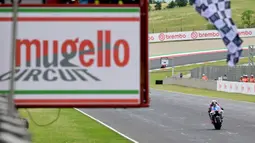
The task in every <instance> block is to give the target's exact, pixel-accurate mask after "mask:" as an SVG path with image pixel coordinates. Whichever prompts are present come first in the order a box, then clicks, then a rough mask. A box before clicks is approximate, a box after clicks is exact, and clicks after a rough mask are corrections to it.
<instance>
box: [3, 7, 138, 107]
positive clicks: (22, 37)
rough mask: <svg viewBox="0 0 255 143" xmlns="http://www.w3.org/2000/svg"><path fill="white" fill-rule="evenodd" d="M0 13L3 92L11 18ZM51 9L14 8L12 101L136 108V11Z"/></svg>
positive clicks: (5, 88) (9, 49)
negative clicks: (16, 16) (17, 10)
mask: <svg viewBox="0 0 255 143" xmlns="http://www.w3.org/2000/svg"><path fill="white" fill-rule="evenodd" d="M3 9H4V10H5V11H4V10H3ZM3 9H2V10H0V31H1V33H0V43H1V52H0V64H1V68H0V92H1V93H4V92H7V90H9V79H10V53H11V43H12V41H11V40H12V39H11V26H12V25H11V18H10V16H11V14H10V13H8V9H6V8H3ZM56 9H57V8H47V9H44V10H43V9H41V8H21V10H20V13H19V23H18V39H17V51H16V52H17V54H16V70H15V71H16V75H15V83H16V91H15V101H16V103H17V104H18V105H45V106H47V105H49V106H51V105H52V106H54V105H72V106H74V105H124V104H125V105H138V104H140V18H139V16H140V12H139V8H126V9H125V8H122V10H121V12H118V10H116V9H114V8H107V9H106V8H86V9H85V8H76V9H71V8H66V9H65V8H61V9H57V10H56ZM9 11H11V9H9ZM42 11H43V12H42ZM123 27H124V28H123Z"/></svg>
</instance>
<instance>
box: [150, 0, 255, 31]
mask: <svg viewBox="0 0 255 143" xmlns="http://www.w3.org/2000/svg"><path fill="white" fill-rule="evenodd" d="M254 5H255V0H231V6H232V16H233V19H234V21H235V22H236V24H237V25H238V26H239V27H240V28H242V26H241V25H242V22H241V14H242V13H243V12H244V11H245V10H248V9H250V10H254ZM166 6H167V4H162V10H158V11H151V12H149V32H150V33H152V32H154V33H157V32H166V31H168V32H171V31H190V30H206V29H207V24H208V22H207V21H206V20H204V18H202V17H201V16H200V15H199V14H197V12H196V11H195V10H194V8H193V6H186V7H182V8H180V7H176V8H173V9H164V8H165V7H166ZM152 9H154V4H152Z"/></svg>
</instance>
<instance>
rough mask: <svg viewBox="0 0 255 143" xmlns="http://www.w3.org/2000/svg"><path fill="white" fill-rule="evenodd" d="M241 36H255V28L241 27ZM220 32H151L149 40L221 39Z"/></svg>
mask: <svg viewBox="0 0 255 143" xmlns="http://www.w3.org/2000/svg"><path fill="white" fill-rule="evenodd" d="M238 32H239V35H240V37H255V28H250V29H239V30H238ZM219 38H221V37H220V33H219V32H218V31H216V30H205V31H186V32H168V33H152V34H149V42H150V43H153V42H166V41H185V40H202V39H219Z"/></svg>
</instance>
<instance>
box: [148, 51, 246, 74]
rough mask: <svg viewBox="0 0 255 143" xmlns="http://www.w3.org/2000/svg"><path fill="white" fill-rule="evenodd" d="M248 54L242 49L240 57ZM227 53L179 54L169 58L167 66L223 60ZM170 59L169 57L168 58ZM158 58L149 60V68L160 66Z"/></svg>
mask: <svg viewBox="0 0 255 143" xmlns="http://www.w3.org/2000/svg"><path fill="white" fill-rule="evenodd" d="M247 56H248V50H244V51H243V53H242V57H247ZM226 57H227V53H226V52H217V53H210V54H209V53H207V54H197V55H188V56H181V57H175V58H173V62H172V60H169V65H168V66H167V67H172V64H173V65H174V66H179V65H186V64H192V63H201V62H207V61H216V60H223V59H226ZM169 59H171V58H169ZM160 66H161V64H160V59H154V60H150V69H158V68H160Z"/></svg>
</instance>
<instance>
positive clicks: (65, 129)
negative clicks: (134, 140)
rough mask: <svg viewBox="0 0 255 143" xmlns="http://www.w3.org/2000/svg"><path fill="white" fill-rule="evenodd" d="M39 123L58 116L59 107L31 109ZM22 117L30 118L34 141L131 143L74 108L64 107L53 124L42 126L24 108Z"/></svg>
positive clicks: (43, 142)
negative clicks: (32, 119)
mask: <svg viewBox="0 0 255 143" xmlns="http://www.w3.org/2000/svg"><path fill="white" fill-rule="evenodd" d="M29 111H30V112H31V114H32V116H33V118H34V120H35V121H36V122H38V124H47V123H48V122H51V121H52V120H54V119H55V118H56V116H57V113H58V110H57V109H29ZM19 112H20V114H21V116H22V117H25V118H26V119H28V120H29V124H30V127H29V131H30V133H31V134H32V142H33V143H131V142H130V141H129V140H127V139H125V138H123V137H121V136H120V135H118V134H117V133H115V132H113V131H111V130H109V129H108V128H106V127H104V126H102V125H100V124H99V123H97V122H95V121H94V120H92V119H90V118H89V117H87V116H85V115H83V114H81V113H79V112H78V111H76V110H74V109H62V110H61V114H60V118H59V119H58V120H57V121H56V122H55V123H53V124H51V125H49V126H45V127H40V126H37V125H36V124H34V123H33V122H32V121H31V119H30V118H29V116H28V114H27V112H26V111H25V110H24V109H20V110H19Z"/></svg>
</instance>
